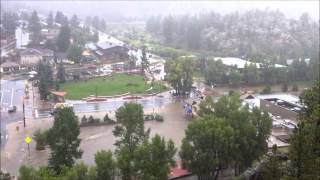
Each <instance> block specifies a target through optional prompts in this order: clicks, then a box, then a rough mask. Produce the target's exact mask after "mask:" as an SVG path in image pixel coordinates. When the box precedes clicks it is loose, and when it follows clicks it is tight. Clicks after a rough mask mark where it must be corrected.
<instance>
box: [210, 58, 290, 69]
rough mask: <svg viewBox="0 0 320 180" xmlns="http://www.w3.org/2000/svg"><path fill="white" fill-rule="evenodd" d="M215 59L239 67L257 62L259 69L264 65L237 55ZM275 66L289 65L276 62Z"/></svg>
mask: <svg viewBox="0 0 320 180" xmlns="http://www.w3.org/2000/svg"><path fill="white" fill-rule="evenodd" d="M213 60H215V61H218V60H221V61H222V63H223V64H224V65H226V66H235V67H237V68H238V69H243V68H244V67H245V65H246V64H247V65H250V64H255V65H256V67H257V68H258V69H259V68H261V66H262V63H254V62H250V61H247V60H243V59H240V58H237V57H214V58H213ZM274 67H276V68H283V67H287V66H284V65H281V64H275V65H274Z"/></svg>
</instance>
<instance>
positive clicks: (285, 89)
mask: <svg viewBox="0 0 320 180" xmlns="http://www.w3.org/2000/svg"><path fill="white" fill-rule="evenodd" d="M287 91H288V84H287V83H284V84H283V85H282V92H287Z"/></svg>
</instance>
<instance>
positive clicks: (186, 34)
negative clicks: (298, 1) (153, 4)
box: [146, 10, 319, 64]
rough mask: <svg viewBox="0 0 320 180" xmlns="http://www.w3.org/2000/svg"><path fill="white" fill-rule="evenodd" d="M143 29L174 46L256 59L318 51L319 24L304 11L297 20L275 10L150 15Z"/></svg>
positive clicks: (278, 59) (302, 55) (281, 58)
mask: <svg viewBox="0 0 320 180" xmlns="http://www.w3.org/2000/svg"><path fill="white" fill-rule="evenodd" d="M146 29H147V31H148V32H150V33H152V34H153V35H155V36H157V37H158V38H160V39H162V42H163V43H165V44H169V45H172V46H174V47H177V48H183V49H188V50H197V51H199V50H201V51H207V52H210V53H212V54H214V55H215V56H235V57H242V58H245V59H249V60H251V61H256V62H261V61H263V60H264V59H269V60H271V61H272V62H276V63H281V64H285V61H286V60H287V59H298V58H302V59H304V58H312V57H318V54H319V23H318V22H316V21H313V20H312V19H311V18H310V16H309V15H308V14H307V13H304V14H302V15H301V17H300V18H299V19H298V20H295V19H288V18H287V17H286V16H285V15H284V14H283V13H282V12H280V11H278V10H277V11H272V10H251V11H247V12H245V13H238V12H234V13H230V14H227V15H221V14H218V13H215V12H210V13H202V14H198V15H188V14H185V15H177V16H172V15H168V16H165V17H160V16H153V17H150V18H149V19H148V21H147V23H146Z"/></svg>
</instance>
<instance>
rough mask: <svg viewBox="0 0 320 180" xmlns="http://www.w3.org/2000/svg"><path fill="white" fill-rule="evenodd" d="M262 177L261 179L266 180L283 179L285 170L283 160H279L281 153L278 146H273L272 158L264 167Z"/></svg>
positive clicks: (261, 172)
mask: <svg viewBox="0 0 320 180" xmlns="http://www.w3.org/2000/svg"><path fill="white" fill-rule="evenodd" d="M260 175H261V178H262V179H265V180H269V179H270V180H278V179H281V177H283V169H282V165H281V160H280V158H279V152H278V150H277V145H275V144H274V145H273V147H272V154H271V157H270V158H269V159H268V161H267V162H266V163H265V164H264V165H263V166H262V169H261V171H260Z"/></svg>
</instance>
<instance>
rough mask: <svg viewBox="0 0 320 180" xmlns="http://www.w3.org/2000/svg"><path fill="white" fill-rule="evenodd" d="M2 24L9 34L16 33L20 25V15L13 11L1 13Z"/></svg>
mask: <svg viewBox="0 0 320 180" xmlns="http://www.w3.org/2000/svg"><path fill="white" fill-rule="evenodd" d="M1 16H2V17H1V24H2V25H3V28H4V29H5V32H7V33H8V35H14V34H15V31H16V28H17V25H18V15H17V14H15V13H11V12H4V13H3V14H1Z"/></svg>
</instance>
